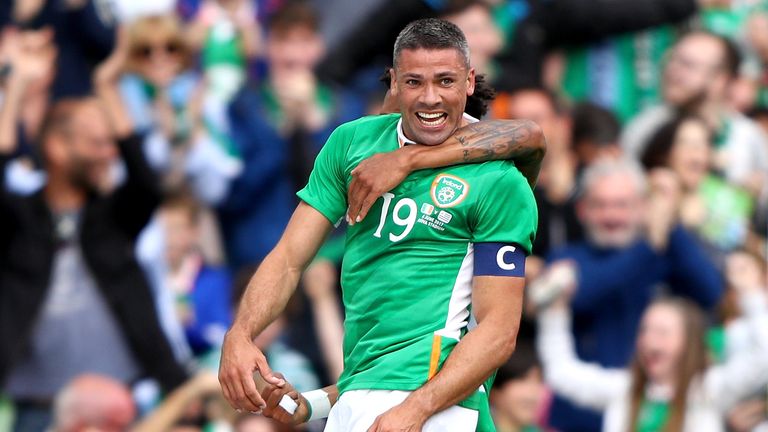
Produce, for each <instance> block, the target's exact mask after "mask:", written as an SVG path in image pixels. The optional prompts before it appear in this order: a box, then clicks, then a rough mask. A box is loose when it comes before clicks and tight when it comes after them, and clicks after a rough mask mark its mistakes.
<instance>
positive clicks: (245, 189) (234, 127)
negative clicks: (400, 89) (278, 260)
mask: <svg viewBox="0 0 768 432" xmlns="http://www.w3.org/2000/svg"><path fill="white" fill-rule="evenodd" d="M322 53H323V41H322V40H321V38H320V35H319V33H318V23H317V18H316V16H315V14H314V12H313V11H312V10H311V9H310V8H309V7H308V6H307V5H305V4H302V3H288V4H287V6H286V7H284V8H283V9H280V10H279V11H278V12H277V13H275V15H273V16H272V18H271V19H270V21H269V24H268V27H267V38H266V55H267V62H268V65H269V74H268V76H267V78H266V80H265V81H264V82H263V83H252V84H251V85H250V86H248V87H247V88H245V89H244V90H243V91H241V92H240V93H238V95H237V96H236V97H235V100H234V101H233V102H232V106H231V107H230V122H231V131H232V138H233V139H234V142H235V146H236V148H237V150H238V152H239V153H240V154H241V155H242V158H243V162H244V171H243V173H242V174H241V175H240V176H239V177H238V178H237V179H236V180H235V181H234V183H233V184H232V187H231V190H230V194H229V197H228V198H227V200H225V201H224V203H223V204H222V205H221V206H220V212H219V215H220V221H221V226H222V230H223V233H224V238H225V243H226V246H227V255H228V257H229V259H230V265H231V266H232V267H233V268H239V267H240V266H242V265H245V264H252V263H254V262H258V261H260V260H261V259H262V258H264V256H266V254H267V252H269V250H270V249H271V248H272V247H273V246H274V245H275V244H276V243H277V240H278V238H279V236H280V233H281V232H282V230H283V228H284V227H285V224H286V223H287V222H288V218H289V217H290V215H291V212H292V211H293V205H294V202H295V198H294V196H293V192H294V191H295V190H297V189H298V188H300V187H302V186H303V185H304V184H305V183H306V180H307V176H308V174H309V172H310V170H311V161H312V160H314V157H315V155H316V154H317V152H318V151H319V149H320V147H321V146H322V144H323V143H324V142H325V140H326V139H327V138H328V136H329V135H330V133H331V131H333V129H334V128H335V127H336V126H338V125H339V124H341V123H343V122H344V121H348V120H352V119H354V118H357V117H359V116H360V115H362V114H363V113H364V111H365V106H364V103H362V101H360V100H358V99H356V98H355V97H354V96H353V95H351V94H349V93H347V92H343V91H336V90H334V89H332V88H330V87H327V86H325V85H323V84H321V83H319V82H318V81H317V78H316V77H315V75H314V74H313V72H312V68H313V67H314V66H315V64H316V63H317V61H318V60H319V59H320V57H321V56H322Z"/></svg>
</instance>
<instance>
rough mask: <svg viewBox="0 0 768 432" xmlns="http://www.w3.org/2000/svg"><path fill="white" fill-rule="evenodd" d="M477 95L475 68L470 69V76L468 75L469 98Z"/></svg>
mask: <svg viewBox="0 0 768 432" xmlns="http://www.w3.org/2000/svg"><path fill="white" fill-rule="evenodd" d="M473 93H475V68H469V74H467V96H472V94H473Z"/></svg>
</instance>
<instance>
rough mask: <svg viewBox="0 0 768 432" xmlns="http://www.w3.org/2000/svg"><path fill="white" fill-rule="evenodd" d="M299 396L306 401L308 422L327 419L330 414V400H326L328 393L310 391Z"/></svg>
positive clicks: (320, 390)
mask: <svg viewBox="0 0 768 432" xmlns="http://www.w3.org/2000/svg"><path fill="white" fill-rule="evenodd" d="M301 395H302V396H303V397H304V399H306V400H307V408H308V409H309V417H308V418H307V421H308V422H309V421H312V420H317V419H322V418H326V417H328V414H329V413H330V412H331V400H330V399H328V393H326V392H325V390H322V389H319V390H312V391H308V392H306V393H302V394H301Z"/></svg>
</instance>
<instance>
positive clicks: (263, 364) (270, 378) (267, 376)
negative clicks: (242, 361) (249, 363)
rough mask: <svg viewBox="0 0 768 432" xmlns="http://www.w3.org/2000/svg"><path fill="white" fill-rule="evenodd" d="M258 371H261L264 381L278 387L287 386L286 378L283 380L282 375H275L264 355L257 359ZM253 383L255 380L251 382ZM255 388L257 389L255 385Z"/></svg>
mask: <svg viewBox="0 0 768 432" xmlns="http://www.w3.org/2000/svg"><path fill="white" fill-rule="evenodd" d="M256 369H257V370H258V371H259V375H261V377H262V378H264V381H266V382H268V383H270V384H272V385H275V386H278V387H282V386H284V385H285V378H282V375H279V374H275V373H274V372H273V371H272V368H270V367H269V363H267V359H266V357H264V356H263V355H261V356H258V357H257V358H256ZM251 382H253V380H251ZM254 388H256V385H255V384H254Z"/></svg>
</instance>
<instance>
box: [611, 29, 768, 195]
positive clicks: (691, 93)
mask: <svg viewBox="0 0 768 432" xmlns="http://www.w3.org/2000/svg"><path fill="white" fill-rule="evenodd" d="M739 65H740V55H739V51H738V48H736V47H735V46H734V45H733V42H731V41H729V40H728V39H725V38H723V37H721V36H718V35H715V34H712V33H708V32H704V31H695V32H691V33H688V34H687V35H685V36H683V37H682V38H681V39H680V40H679V41H678V42H677V43H676V44H675V46H674V47H673V48H672V50H671V51H670V55H669V59H668V62H667V65H666V67H665V69H664V76H663V81H662V85H663V89H662V90H663V97H664V102H665V105H661V106H657V107H653V108H649V109H648V110H646V111H644V112H642V113H641V114H639V115H638V116H637V117H636V118H634V119H633V120H632V122H631V123H630V124H629V125H627V127H626V129H625V130H624V133H623V134H622V146H623V147H624V149H625V150H626V151H627V152H628V153H629V154H631V155H633V156H636V157H639V156H640V155H641V154H642V152H643V149H645V147H646V146H647V145H648V138H649V136H650V135H652V134H653V133H654V132H655V131H656V130H658V129H659V127H660V126H661V125H662V124H664V123H665V122H667V121H668V120H670V119H671V118H672V117H674V116H675V114H676V113H677V112H681V111H682V112H687V113H691V114H695V115H698V116H700V117H701V118H703V119H704V120H705V121H706V122H707V124H708V125H709V127H710V128H711V129H712V130H713V131H715V132H714V148H715V152H716V153H715V158H714V166H715V168H716V169H717V170H718V171H720V172H722V173H723V174H724V175H725V178H726V179H727V180H728V181H730V182H733V183H735V184H738V185H743V186H747V187H748V188H749V189H750V190H751V191H753V192H754V193H755V195H759V193H760V192H761V190H763V189H764V188H765V187H766V181H767V178H766V174H765V173H766V172H768V138H766V136H765V134H763V132H762V131H761V130H760V129H759V128H758V126H757V125H755V124H754V123H753V122H752V121H750V120H749V119H747V118H746V117H744V116H743V115H742V114H740V113H738V112H736V111H734V110H733V109H731V108H730V107H729V106H728V104H727V102H728V101H727V95H728V90H729V88H730V85H731V83H732V82H733V80H734V79H735V78H736V77H737V76H738V73H739Z"/></svg>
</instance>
